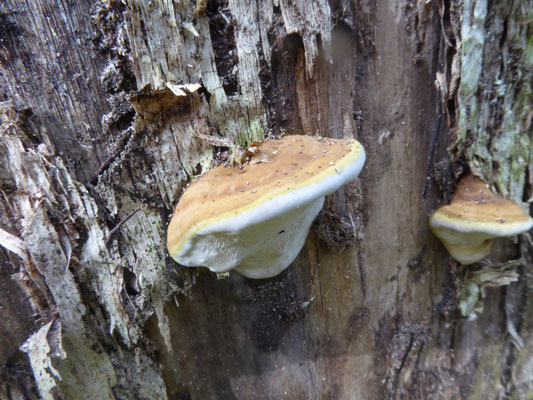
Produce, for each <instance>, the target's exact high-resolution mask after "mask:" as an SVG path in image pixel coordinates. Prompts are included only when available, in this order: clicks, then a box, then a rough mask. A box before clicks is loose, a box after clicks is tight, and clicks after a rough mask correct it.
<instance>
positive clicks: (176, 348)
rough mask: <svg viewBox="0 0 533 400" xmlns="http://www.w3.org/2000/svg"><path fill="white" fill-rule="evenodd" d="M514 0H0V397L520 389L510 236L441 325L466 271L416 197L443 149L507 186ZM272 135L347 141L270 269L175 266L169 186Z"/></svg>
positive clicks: (522, 309)
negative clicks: (352, 161)
mask: <svg viewBox="0 0 533 400" xmlns="http://www.w3.org/2000/svg"><path fill="white" fill-rule="evenodd" d="M532 13H533V10H532V7H531V4H529V2H528V1H526V0H523V1H511V2H488V1H485V0H464V1H460V2H449V1H445V0H439V1H437V0H434V1H407V0H398V1H391V2H374V1H366V0H353V1H348V0H339V1H325V0H317V1H313V2H308V1H286V0H266V1H258V2H248V1H241V0H209V1H205V2H201V1H198V2H195V1H190V0H184V1H179V2H164V1H160V0H156V1H151V2H144V1H139V0H128V1H124V2H119V1H116V0H111V1H107V0H106V1H99V2H96V3H91V2H85V1H81V2H50V1H38V2H36V3H35V4H34V5H32V6H28V5H27V4H26V3H24V2H22V1H19V0H8V1H7V2H4V3H3V4H2V5H0V28H1V29H0V31H1V32H2V33H1V39H2V40H1V41H0V90H1V91H0V100H1V101H2V103H1V105H0V124H1V126H0V132H1V133H0V160H1V161H0V244H1V246H0V249H1V250H0V260H1V265H2V274H0V288H1V289H2V290H1V291H0V317H1V318H2V320H3V321H5V323H3V324H2V325H1V326H0V333H1V335H0V365H2V368H1V370H0V372H1V374H0V376H1V378H0V382H1V385H0V397H2V398H4V397H5V398H14V399H32V398H39V397H40V398H43V399H56V398H57V399H59V398H68V399H78V398H80V399H81V398H84V399H91V398H94V399H108V398H109V399H119V398H127V399H165V398H169V399H174V398H191V399H208V398H221V399H237V398H239V399H241V398H242V399H246V398H252V397H253V398H265V399H268V398H276V399H277V398H291V399H298V398H302V399H322V398H335V399H337V398H338V399H344V398H346V399H351V398H398V399H400V398H420V399H427V398H435V399H439V398H443V399H444V398H480V397H487V398H528V397H530V396H531V395H532V393H533V380H532V369H533V364H532V362H531V359H532V357H531V353H532V351H533V348H532V346H533V334H532V332H533V331H532V329H531V323H532V318H531V316H532V312H531V310H532V309H533V308H532V306H531V296H530V293H531V287H532V286H533V284H532V282H531V266H532V265H533V259H532V254H533V252H532V251H531V248H532V244H531V240H530V239H529V240H528V236H524V237H523V238H520V239H519V240H518V241H515V242H514V243H513V242H511V241H509V240H508V241H501V242H499V243H497V244H496V246H494V248H493V252H492V256H491V257H492V262H493V263H500V262H504V261H508V260H514V259H521V260H522V261H521V262H517V266H516V267H514V268H515V269H514V270H513V271H514V273H515V274H514V275H513V276H518V277H519V279H518V282H514V283H511V284H510V285H507V286H505V287H499V288H480V291H479V293H482V294H484V297H483V298H482V299H481V303H480V304H482V305H483V310H484V311H483V312H480V313H479V314H478V316H477V319H476V320H467V319H465V318H462V317H461V315H460V313H459V311H458V302H459V300H460V296H461V295H462V294H461V293H462V290H463V287H464V285H465V281H466V277H467V276H468V271H467V270H466V269H465V268H461V267H459V266H458V265H456V264H455V263H454V262H453V261H451V260H450V259H449V257H448V256H447V254H446V253H445V251H444V249H443V248H442V246H441V245H440V244H439V243H438V241H437V240H436V239H435V238H434V237H433V236H432V235H431V234H430V233H429V230H428V228H427V218H428V215H429V213H430V211H431V210H432V209H434V208H435V207H436V206H437V205H438V204H439V202H441V201H443V200H444V199H445V197H446V192H447V191H450V190H452V189H453V184H454V181H455V180H456V179H457V178H458V177H459V176H460V175H461V173H462V172H463V171H464V170H465V169H466V168H469V169H471V170H472V171H474V172H475V173H476V174H479V175H480V176H482V177H483V178H484V179H485V180H487V182H489V183H490V184H491V185H493V186H494V187H495V188H496V189H497V190H498V191H499V192H501V193H502V194H503V195H505V196H507V197H509V198H512V199H514V200H517V201H519V202H521V203H522V205H523V206H524V207H528V206H530V202H531V201H530V199H531V197H532V195H533V193H532V191H531V190H532V185H533V180H532V179H533V178H532V177H533V150H532V148H533V146H532V145H531V139H532V138H531V120H532V118H531V111H530V109H531V102H532V100H531V99H532V95H531V74H532V73H533V72H532V71H533V65H531V62H532V57H531V37H532V34H531V26H530V25H531V24H530V23H529V22H530V21H531V15H532ZM435 86H436V87H435ZM440 114H442V115H440ZM286 133H291V134H301V133H304V134H310V135H322V136H328V137H355V138H358V140H360V141H361V142H362V143H363V145H364V146H365V149H366V151H367V154H368V161H367V164H366V166H365V169H364V170H363V173H362V174H361V176H360V178H359V179H357V180H356V181H355V182H353V183H351V184H349V185H347V186H345V187H344V188H342V189H341V190H339V191H338V192H336V193H335V194H334V195H332V196H330V197H329V198H328V199H327V200H326V208H325V209H324V210H323V212H322V214H321V215H320V217H319V218H318V220H317V222H316V223H315V225H314V227H313V229H312V230H311V233H310V234H309V237H308V239H307V243H306V245H305V247H304V249H303V251H302V252H301V254H300V255H299V257H298V258H297V259H296V261H295V262H294V263H293V264H292V266H291V267H290V268H288V269H287V270H286V271H285V272H283V273H282V274H281V275H280V276H278V277H275V278H272V279H268V280H262V281H252V280H248V279H245V278H243V277H240V276H239V275H236V274H230V277H229V278H227V279H224V280H217V279H216V277H215V276H213V275H212V274H210V273H209V272H208V271H205V270H203V269H202V270H192V269H186V268H183V267H180V266H178V265H177V264H175V263H174V262H173V261H172V260H171V259H170V257H169V256H168V254H167V251H166V246H165V243H166V226H167V224H168V222H169V220H170V216H171V213H172V211H173V209H174V206H175V204H176V202H177V201H178V199H179V197H180V195H181V193H182V191H183V190H184V188H185V187H186V186H187V185H188V184H189V183H190V182H191V181H193V180H194V179H197V178H198V177H199V176H200V175H201V174H202V173H203V172H205V171H207V170H208V169H210V168H211V167H213V166H214V165H216V164H222V163H227V162H230V159H231V157H232V156H233V155H235V154H236V153H237V152H238V151H239V149H241V150H242V149H243V148H245V147H246V146H247V145H248V144H250V143H252V142H254V141H257V140H261V139H263V138H264V137H265V136H268V135H282V134H286ZM423 193H424V196H423V195H422V194H423ZM475 268H479V269H480V270H482V269H483V266H482V265H478V266H477V267H475Z"/></svg>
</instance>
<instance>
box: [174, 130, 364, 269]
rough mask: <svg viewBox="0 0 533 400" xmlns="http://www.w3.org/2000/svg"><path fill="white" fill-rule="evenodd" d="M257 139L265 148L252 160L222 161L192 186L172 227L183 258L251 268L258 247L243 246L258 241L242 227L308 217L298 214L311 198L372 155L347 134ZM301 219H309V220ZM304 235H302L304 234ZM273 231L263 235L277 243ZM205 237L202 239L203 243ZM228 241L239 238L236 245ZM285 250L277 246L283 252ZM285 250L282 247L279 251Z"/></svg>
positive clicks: (190, 262)
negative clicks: (224, 163)
mask: <svg viewBox="0 0 533 400" xmlns="http://www.w3.org/2000/svg"><path fill="white" fill-rule="evenodd" d="M256 146H258V147H259V149H258V150H257V149H255V150H254V152H253V153H250V154H252V155H251V156H250V161H249V163H248V164H247V165H245V166H244V167H242V169H239V168H236V167H234V166H230V167H223V166H219V167H217V168H214V169H213V170H211V171H209V172H207V173H206V174H204V175H203V176H202V177H201V178H200V179H199V180H198V181H197V182H195V183H193V184H191V185H190V186H189V187H188V188H187V190H186V191H185V192H184V194H183V196H182V197H181V199H180V201H179V203H178V206H177V208H176V211H175V213H174V216H173V218H172V220H171V222H170V225H169V228H168V244H167V245H168V249H169V251H170V253H171V255H172V256H173V257H174V258H175V259H176V261H178V262H180V263H181V264H183V265H188V266H207V267H209V268H210V269H211V270H213V271H217V272H218V271H222V270H229V269H232V268H237V267H239V266H240V269H238V271H239V272H241V273H243V274H244V275H246V273H244V272H242V270H243V269H244V267H243V266H242V265H243V263H244V261H246V259H247V258H250V257H251V255H250V254H245V253H247V251H246V249H242V247H243V246H244V247H246V246H247V247H250V246H252V247H253V246H254V245H255V244H254V243H248V242H247V240H248V239H246V238H245V240H244V241H243V240H242V238H241V237H240V236H239V235H240V233H241V232H244V231H246V232H247V233H246V234H247V235H248V237H251V236H253V235H254V234H255V231H253V229H254V228H253V226H255V225H257V224H259V226H260V228H259V229H260V230H261V231H263V232H265V235H266V236H265V237H267V236H268V230H269V229H270V225H272V224H274V223H273V222H269V221H273V220H276V218H278V219H279V218H280V217H281V216H283V215H285V214H286V217H283V218H281V220H280V221H278V222H276V223H275V224H274V225H276V224H278V223H281V222H283V220H286V221H285V222H286V223H287V224H289V225H290V217H291V216H292V217H295V218H296V220H297V221H300V220H299V219H298V218H300V219H302V218H304V217H303V214H302V212H303V211H305V210H306V207H308V206H309V205H310V204H311V203H316V201H317V200H318V199H323V197H324V196H325V195H326V194H329V193H331V192H333V191H334V190H336V189H337V188H338V187H339V186H341V185H342V184H344V183H346V182H347V181H349V180H351V179H353V178H355V176H357V174H358V173H359V171H360V170H361V168H362V165H363V163H364V159H365V154H364V150H363V147H362V146H361V145H360V144H359V142H357V141H355V140H347V139H344V140H335V139H322V138H315V137H310V136H285V137H284V138H282V139H280V140H267V141H265V142H263V143H260V144H256ZM320 207H321V205H320ZM315 208H316V207H315ZM319 209H320V208H319ZM319 209H318V210H319ZM291 210H299V211H291ZM316 212H317V213H318V211H316ZM297 214H298V215H297ZM313 218H314V217H313ZM304 219H305V220H306V221H307V219H308V218H307V217H305V218H304ZM311 221H312V219H311ZM311 221H309V225H310V222H311ZM261 224H262V225H261ZM295 224H296V225H298V224H300V225H302V224H303V225H306V224H307V222H305V224H304V223H303V222H302V221H300V222H298V223H296V222H295ZM274 225H272V227H273V226H274ZM282 225H283V224H282ZM289 225H287V227H286V228H287V229H285V228H283V227H281V228H280V229H278V228H279V226H277V225H276V229H278V231H286V230H288V229H292V228H291V227H290V226H289ZM293 228H294V227H293ZM298 228H299V226H298ZM250 229H252V231H250ZM307 229H308V228H307ZM278 231H276V232H278ZM305 233H306V234H307V231H306V232H305ZM289 236H290V235H289ZM300 236H301V235H300ZM300 236H299V237H298V241H301V238H300ZM265 237H263V239H261V235H260V234H258V240H259V241H261V240H266V242H265V243H266V244H265V245H266V246H269V245H270V244H272V243H273V242H272V243H271V242H268V240H267V239H265ZM198 240H200V241H202V243H201V246H200V247H198V246H199V245H198ZM269 240H273V239H272V238H271V239H269ZM276 240H277V239H276ZM287 240H288V241H289V242H290V240H296V238H287ZM287 240H286V242H287ZM304 240H305V236H304ZM228 241H229V242H231V241H233V242H234V243H235V246H230V245H229V244H228ZM267 242H268V243H267ZM298 245H300V244H299V243H298ZM301 245H303V242H302V243H301ZM276 246H278V247H279V245H278V244H275V246H274V247H276ZM197 247H198V248H197ZM293 247H294V246H293ZM196 248H197V249H196ZM217 248H218V250H219V251H218V253H217V251H215V250H217ZM300 248H301V246H300ZM278 250H279V249H278V248H276V250H275V251H276V252H280V251H278ZM299 250H300V249H299V248H298V251H299ZM197 252H202V255H201V256H199V255H198V254H196V253H197ZM210 252H211V253H212V256H213V257H215V259H213V260H210V257H211V256H206V255H205V253H210ZM281 252H283V251H281ZM296 254H297V252H296ZM278 256H279V255H278V254H275V255H273V256H272V258H275V257H278ZM294 256H295V255H294ZM284 262H285V261H284ZM290 262H292V259H291V260H290V261H289V263H290ZM214 264H216V265H214ZM287 265H288V264H287ZM285 267H286V265H285V266H284V267H283V268H285ZM259 275H261V274H259ZM246 276H248V275H246ZM261 277H263V276H261Z"/></svg>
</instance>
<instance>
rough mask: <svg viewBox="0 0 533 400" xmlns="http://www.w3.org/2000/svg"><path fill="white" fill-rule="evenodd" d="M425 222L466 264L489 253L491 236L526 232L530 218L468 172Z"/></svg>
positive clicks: (532, 223) (532, 224)
mask: <svg viewBox="0 0 533 400" xmlns="http://www.w3.org/2000/svg"><path fill="white" fill-rule="evenodd" d="M429 226H430V228H431V230H432V231H433V233H434V234H435V235H436V236H437V237H438V238H439V239H440V240H441V242H442V243H443V244H444V247H446V250H448V252H449V253H450V255H451V256H452V257H453V258H455V259H456V260H457V261H459V262H460V263H461V264H464V265H468V264H473V263H475V262H477V261H479V260H481V259H482V258H483V257H485V256H486V255H488V254H489V249H490V244H491V242H492V239H494V238H497V237H507V236H514V235H518V234H520V233H523V232H526V231H528V230H529V229H531V227H532V226H533V219H531V217H530V216H529V215H528V214H526V213H525V212H524V211H523V210H522V209H521V208H520V206H519V205H518V204H517V203H515V202H514V201H511V200H507V199H505V198H503V197H501V196H498V195H496V194H494V193H492V191H491V190H490V189H489V187H488V186H487V184H486V183H485V182H483V181H482V180H481V179H480V178H478V177H476V176H474V175H472V174H469V175H468V176H466V177H465V178H463V179H462V180H461V181H460V182H459V185H458V186H457V190H456V192H455V194H454V195H453V197H452V202H451V203H450V204H449V205H445V206H442V207H440V208H439V209H437V210H436V211H435V212H434V213H433V215H431V217H430V219H429Z"/></svg>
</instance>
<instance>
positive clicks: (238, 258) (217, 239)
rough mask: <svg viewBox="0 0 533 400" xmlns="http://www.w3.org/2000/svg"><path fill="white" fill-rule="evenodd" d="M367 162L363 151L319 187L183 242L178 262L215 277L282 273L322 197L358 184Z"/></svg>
mask: <svg viewBox="0 0 533 400" xmlns="http://www.w3.org/2000/svg"><path fill="white" fill-rule="evenodd" d="M364 162H365V154H364V151H363V153H362V154H361V156H360V157H359V158H358V159H357V160H354V161H353V162H352V163H351V164H348V165H347V166H345V168H344V169H343V170H342V171H339V172H338V173H335V174H333V175H331V176H328V177H326V178H324V179H323V180H322V181H320V182H318V183H315V184H312V185H309V186H306V187H303V188H300V189H297V190H294V191H292V192H288V193H285V194H283V195H281V196H278V197H276V198H273V199H272V200H269V201H267V202H265V203H263V204H261V205H259V206H257V207H255V208H253V209H251V210H249V211H246V212H243V213H241V214H239V215H237V216H235V217H229V218H226V219H224V220H222V221H218V222H215V223H213V224H211V225H209V226H207V227H205V228H203V229H201V230H200V231H198V232H197V233H196V234H195V235H194V236H193V237H192V238H191V239H190V240H189V241H188V242H186V243H185V245H184V246H183V248H182V250H181V252H180V253H179V254H178V255H177V258H176V260H177V261H178V262H179V263H180V264H182V265H185V266H189V267H198V266H205V267H207V268H209V269H210V270H211V271H213V272H225V271H229V270H231V269H235V270H236V271H238V272H239V273H241V274H242V275H244V276H246V277H249V278H255V279H261V278H269V277H272V276H274V275H277V274H279V273H280V272H281V271H283V270H284V269H285V268H287V267H288V266H289V264H290V263H291V262H292V261H294V259H295V258H296V256H297V255H298V253H299V252H300V250H301V249H302V247H303V245H304V243H305V238H306V236H307V233H308V231H309V228H310V227H311V223H312V222H313V220H314V219H315V217H316V216H317V215H318V213H319V212H320V209H321V208H322V205H323V204H324V196H326V195H328V194H330V193H333V192H334V191H335V190H337V189H338V188H339V187H341V186H342V185H343V184H345V183H346V182H349V181H351V180H353V179H355V178H356V177H357V175H359V172H360V171H361V168H362V167H363V164H364ZM280 232H281V233H280Z"/></svg>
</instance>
